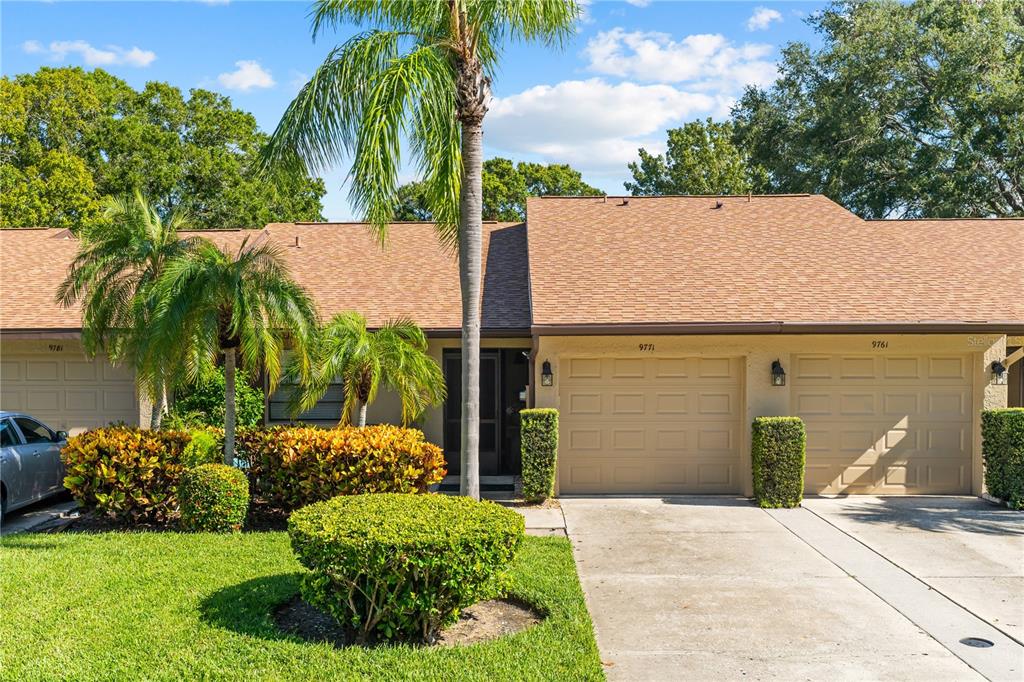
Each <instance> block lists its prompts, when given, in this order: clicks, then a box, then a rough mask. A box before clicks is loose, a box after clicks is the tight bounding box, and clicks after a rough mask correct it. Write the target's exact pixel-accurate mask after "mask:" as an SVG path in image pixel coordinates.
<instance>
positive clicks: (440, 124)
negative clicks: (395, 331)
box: [267, 0, 579, 498]
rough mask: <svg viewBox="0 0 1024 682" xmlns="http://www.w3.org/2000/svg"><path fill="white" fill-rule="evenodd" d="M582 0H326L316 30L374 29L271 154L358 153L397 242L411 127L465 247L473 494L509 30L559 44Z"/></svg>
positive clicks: (302, 161)
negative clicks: (492, 113) (497, 91)
mask: <svg viewBox="0 0 1024 682" xmlns="http://www.w3.org/2000/svg"><path fill="white" fill-rule="evenodd" d="M578 14H579V8H578V6H577V4H576V2H575V1H574V0H318V2H315V3H314V4H313V10H312V20H313V34H314V36H316V35H317V34H318V33H319V32H320V31H322V30H323V29H326V28H330V27H333V26H337V25H340V24H342V23H345V22H352V23H357V24H363V25H366V26H368V30H366V31H365V32H363V33H360V34H358V35H356V36H355V37H353V38H352V39H350V40H348V41H347V42H345V43H344V44H342V45H340V46H338V47H337V48H335V49H334V50H333V51H332V52H331V53H330V54H329V55H328V57H327V59H326V61H324V63H323V64H322V65H321V66H320V67H319V68H318V69H317V70H316V72H315V73H314V74H313V77H312V78H311V79H310V80H309V82H308V83H307V84H306V85H305V86H304V87H303V88H302V90H301V91H300V92H299V94H298V96H297V97H296V98H295V100H294V101H293V102H292V103H291V105H289V107H288V109H287V111H286V112H285V114H284V116H283V117H282V119H281V122H280V123H279V124H278V127H277V130H276V131H275V132H274V134H273V135H272V136H271V140H270V142H269V144H268V147H267V159H268V161H270V162H271V163H274V162H292V163H297V164H298V165H299V167H300V168H301V169H302V170H304V171H306V172H314V171H318V170H321V169H324V168H327V167H329V166H331V165H334V164H336V163H339V162H341V161H342V160H343V159H344V158H346V157H347V155H351V158H352V170H351V173H350V182H351V198H352V203H353V205H354V206H355V208H356V209H357V210H359V211H361V212H362V213H363V214H364V215H365V217H366V220H367V222H368V223H369V224H370V225H371V226H372V229H373V230H374V231H375V232H376V234H377V235H378V236H379V237H380V239H381V242H382V243H383V242H385V241H386V237H387V232H388V223H389V222H390V221H391V220H392V219H393V214H394V210H395V206H396V205H397V204H398V203H399V202H398V172H399V169H400V168H401V167H402V158H401V149H402V146H403V138H405V139H406V140H407V142H408V146H409V148H410V150H411V152H412V156H413V159H414V162H415V163H416V165H418V167H419V171H420V176H421V179H422V181H423V182H424V184H425V187H426V203H427V205H428V207H429V209H430V213H431V215H432V216H433V218H434V220H435V224H436V226H437V231H438V235H439V237H440V238H441V240H442V241H443V242H444V243H445V244H448V245H451V246H453V247H455V246H457V248H458V257H459V280H460V286H461V290H462V400H463V404H462V453H461V460H462V469H461V471H462V477H461V482H460V488H461V492H462V494H463V495H469V496H472V497H475V498H478V497H479V496H480V481H479V443H480V407H479V399H480V386H479V381H480V299H481V296H480V287H481V260H482V250H483V246H482V226H481V222H482V218H481V215H482V189H481V168H482V164H483V123H484V117H485V116H486V115H487V109H488V105H489V102H490V92H491V80H492V78H493V76H494V74H495V72H496V69H497V67H498V64H499V61H500V57H501V51H502V48H503V47H504V46H505V45H506V44H507V43H508V42H509V41H540V42H543V43H546V44H551V45H557V44H560V43H562V42H563V41H564V39H565V38H567V37H568V36H569V35H570V34H571V32H572V30H573V28H574V25H575V20H576V18H577V16H578Z"/></svg>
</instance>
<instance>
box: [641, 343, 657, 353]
mask: <svg viewBox="0 0 1024 682" xmlns="http://www.w3.org/2000/svg"><path fill="white" fill-rule="evenodd" d="M639 346H640V352H641V353H653V352H654V344H653V343H641V344H639Z"/></svg>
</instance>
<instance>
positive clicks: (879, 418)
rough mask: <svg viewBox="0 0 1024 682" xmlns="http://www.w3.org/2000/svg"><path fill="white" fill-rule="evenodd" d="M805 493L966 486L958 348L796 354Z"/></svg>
mask: <svg viewBox="0 0 1024 682" xmlns="http://www.w3.org/2000/svg"><path fill="white" fill-rule="evenodd" d="M794 365H795V367H794V371H793V375H794V376H793V382H792V391H793V393H792V399H793V405H794V408H795V411H796V414H797V416H799V417H801V418H803V420H804V421H805V422H806V423H807V476H806V490H807V492H809V493H826V494H832V493H868V494H887V495H893V494H895V495H913V494H968V493H970V491H971V415H972V403H971V382H970V378H969V367H970V366H969V364H968V358H967V357H966V356H940V355H934V356H907V357H892V356H857V355H798V356H796V357H794Z"/></svg>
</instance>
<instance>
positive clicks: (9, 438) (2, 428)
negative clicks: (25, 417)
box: [0, 419, 18, 448]
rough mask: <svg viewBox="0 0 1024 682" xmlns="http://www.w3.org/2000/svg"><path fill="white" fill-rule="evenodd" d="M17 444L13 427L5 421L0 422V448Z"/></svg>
mask: <svg viewBox="0 0 1024 682" xmlns="http://www.w3.org/2000/svg"><path fill="white" fill-rule="evenodd" d="M17 444H18V437H17V436H16V435H15V433H14V426H13V425H12V424H11V422H10V421H8V420H6V419H2V420H0V448H7V447H11V446H12V445H17Z"/></svg>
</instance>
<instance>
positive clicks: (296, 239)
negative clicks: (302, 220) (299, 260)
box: [295, 235, 302, 249]
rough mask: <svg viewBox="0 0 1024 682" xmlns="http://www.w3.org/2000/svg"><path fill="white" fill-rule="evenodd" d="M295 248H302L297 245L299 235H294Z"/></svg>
mask: <svg viewBox="0 0 1024 682" xmlns="http://www.w3.org/2000/svg"><path fill="white" fill-rule="evenodd" d="M295 248H296V249H300V248H302V247H300V246H299V235H295Z"/></svg>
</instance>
